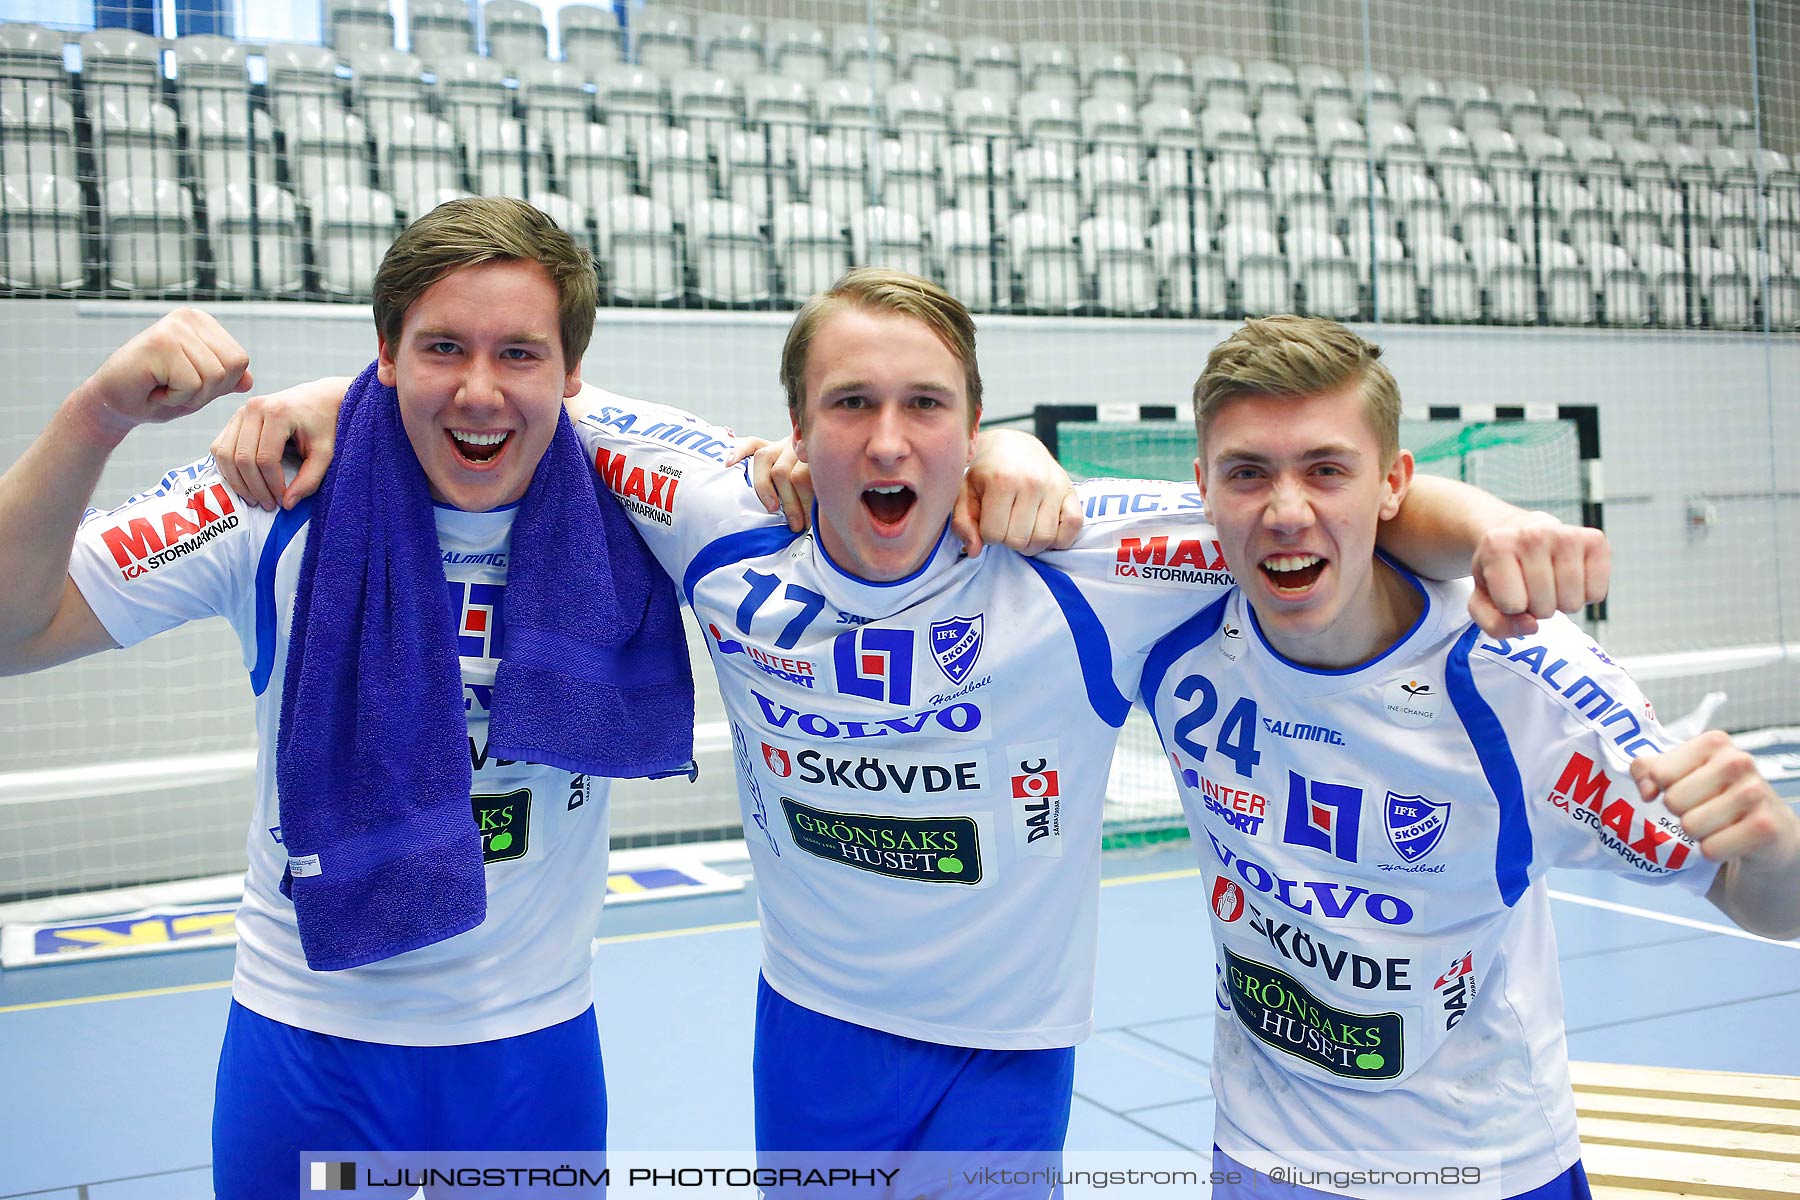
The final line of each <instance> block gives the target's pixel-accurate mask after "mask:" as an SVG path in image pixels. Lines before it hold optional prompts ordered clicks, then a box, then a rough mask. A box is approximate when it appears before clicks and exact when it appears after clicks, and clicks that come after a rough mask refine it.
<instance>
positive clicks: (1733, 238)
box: [1713, 217, 1763, 277]
mask: <svg viewBox="0 0 1800 1200" xmlns="http://www.w3.org/2000/svg"><path fill="white" fill-rule="evenodd" d="M1713 241H1714V243H1715V244H1717V246H1718V247H1719V249H1721V250H1723V251H1725V253H1727V254H1729V255H1731V257H1732V259H1733V260H1734V261H1736V263H1737V264H1738V266H1739V267H1740V268H1742V269H1743V271H1744V273H1745V274H1747V275H1750V276H1753V277H1754V276H1758V275H1761V274H1762V273H1763V272H1762V268H1761V263H1760V259H1761V257H1762V243H1761V238H1760V237H1759V236H1758V233H1757V222H1756V220H1755V218H1753V217H1722V218H1720V219H1719V220H1718V221H1717V222H1715V223H1714V225H1713Z"/></svg>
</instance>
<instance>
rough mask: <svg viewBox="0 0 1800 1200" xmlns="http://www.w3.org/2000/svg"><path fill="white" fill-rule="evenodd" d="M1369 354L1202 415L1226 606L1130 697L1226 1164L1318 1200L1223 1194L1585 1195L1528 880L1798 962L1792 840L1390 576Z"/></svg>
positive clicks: (1629, 721)
mask: <svg viewBox="0 0 1800 1200" xmlns="http://www.w3.org/2000/svg"><path fill="white" fill-rule="evenodd" d="M1380 356H1381V351H1380V349H1379V348H1378V347H1376V346H1374V345H1373V344H1371V343H1369V342H1367V341H1366V340H1364V339H1363V338H1362V337H1360V336H1359V335H1357V334H1356V333H1354V332H1352V331H1351V330H1349V329H1346V328H1345V327H1343V326H1341V325H1338V324H1337V323H1335V322H1332V321H1327V320H1323V319H1319V318H1300V317H1270V318H1265V319H1261V320H1252V321H1248V322H1246V323H1245V324H1244V326H1243V327H1242V328H1240V329H1239V330H1238V331H1237V332H1236V333H1234V334H1233V335H1232V336H1231V337H1229V338H1227V339H1226V340H1225V342H1224V343H1222V344H1221V345H1220V346H1219V347H1217V348H1216V349H1215V350H1214V351H1213V353H1212V355H1211V356H1210V357H1209V358H1208V360H1207V364H1206V369H1205V370H1204V371H1203V372H1202V374H1201V376H1200V379H1199V381H1198V383H1197V384H1196V385H1195V388H1194V411H1195V420H1196V423H1197V427H1198V431H1199V440H1200V458H1199V459H1198V460H1197V461H1196V472H1197V478H1198V481H1199V484H1200V488H1201V492H1202V494H1203V495H1204V497H1205V501H1206V506H1207V510H1208V512H1209V514H1210V517H1211V519H1212V521H1213V524H1214V526H1215V527H1216V528H1217V530H1218V537H1219V542H1220V545H1221V546H1222V548H1223V551H1224V558H1225V562H1226V564H1227V565H1228V566H1229V567H1230V568H1231V570H1232V572H1233V574H1234V576H1235V577H1236V579H1237V581H1238V586H1237V588H1236V589H1234V590H1233V591H1232V592H1231V593H1230V594H1229V595H1227V596H1225V597H1224V598H1222V599H1219V600H1217V601H1215V602H1213V603H1212V604H1210V605H1209V606H1208V607H1207V608H1206V609H1205V610H1204V611H1203V612H1201V613H1200V614H1198V615H1197V616H1196V617H1195V618H1194V619H1193V620H1191V621H1189V622H1188V623H1187V624H1186V625H1185V626H1183V627H1182V628H1181V629H1179V630H1177V631H1176V632H1175V633H1173V634H1171V635H1170V636H1169V637H1168V638H1167V639H1165V640H1164V641H1163V642H1162V643H1160V644H1159V645H1157V646H1156V647H1155V648H1154V649H1153V650H1152V651H1151V652H1150V655H1149V658H1148V661H1147V664H1146V666H1145V670H1144V678H1143V691H1142V695H1143V699H1144V702H1145V705H1146V706H1147V707H1148V708H1149V709H1150V711H1151V713H1152V715H1153V716H1154V718H1155V720H1156V724H1157V728H1158V729H1159V731H1160V732H1161V734H1162V738H1163V745H1164V748H1165V749H1166V750H1167V751H1168V752H1169V756H1170V760H1171V763H1172V765H1173V767H1174V769H1175V772H1176V778H1177V782H1178V788H1179V790H1180V792H1181V796H1182V801H1183V804H1184V806H1185V808H1186V810H1187V816H1188V823H1189V825H1190V827H1191V828H1192V831H1193V835H1194V843H1195V847H1196V850H1197V852H1198V854H1199V858H1200V865H1201V868H1202V870H1203V872H1204V874H1205V877H1206V883H1207V894H1208V896H1209V899H1210V907H1211V920H1212V928H1213V934H1214V938H1215V941H1216V944H1217V947H1218V953H1219V962H1220V969H1219V974H1218V988H1217V1002H1218V1006H1219V1014H1218V1019H1217V1021H1216V1022H1215V1023H1214V1054H1213V1070H1212V1080H1213V1094H1214V1096H1215V1097H1216V1098H1217V1101H1218V1116H1217V1126H1216V1131H1215V1141H1216V1144H1217V1150H1218V1154H1219V1162H1218V1164H1217V1165H1218V1167H1219V1169H1220V1170H1222V1171H1223V1170H1230V1169H1234V1168H1236V1169H1238V1170H1239V1172H1240V1174H1244V1171H1243V1170H1242V1169H1243V1168H1245V1167H1249V1168H1255V1169H1256V1170H1257V1171H1260V1172H1271V1171H1275V1170H1276V1169H1277V1168H1280V1169H1281V1170H1282V1171H1285V1172H1286V1179H1287V1181H1288V1183H1289V1184H1291V1183H1292V1182H1293V1181H1295V1180H1296V1179H1298V1180H1300V1181H1301V1182H1303V1183H1305V1182H1310V1183H1311V1184H1312V1186H1311V1187H1306V1186H1300V1187H1291V1186H1288V1184H1284V1183H1281V1182H1279V1181H1277V1180H1275V1179H1271V1178H1269V1177H1268V1176H1266V1175H1259V1176H1256V1177H1255V1178H1254V1182H1252V1183H1249V1184H1247V1185H1246V1186H1245V1187H1243V1188H1241V1189H1238V1190H1233V1189H1230V1188H1221V1189H1219V1190H1218V1191H1216V1193H1215V1194H1219V1195H1228V1196H1245V1197H1251V1196H1255V1197H1262V1196H1271V1197H1273V1196H1289V1197H1309V1198H1310V1197H1318V1196H1321V1195H1337V1194H1345V1195H1352V1196H1366V1197H1378V1196H1386V1195H1397V1194H1400V1193H1398V1192H1395V1191H1392V1190H1388V1189H1386V1188H1385V1187H1384V1185H1383V1183H1382V1180H1383V1179H1393V1178H1396V1177H1399V1176H1404V1175H1405V1174H1406V1173H1409V1172H1416V1171H1422V1170H1427V1169H1429V1170H1433V1171H1449V1172H1450V1173H1449V1174H1446V1175H1445V1176H1443V1177H1442V1179H1441V1180H1440V1182H1441V1184H1442V1186H1443V1187H1444V1188H1445V1190H1450V1189H1451V1188H1452V1185H1460V1184H1465V1183H1466V1184H1471V1185H1472V1184H1475V1183H1478V1182H1479V1183H1481V1184H1483V1185H1485V1187H1486V1188H1487V1191H1486V1192H1485V1193H1484V1194H1490V1195H1494V1196H1504V1197H1509V1198H1510V1197H1531V1198H1532V1200H1564V1198H1579V1197H1585V1196H1586V1195H1587V1183H1586V1178H1585V1175H1584V1174H1583V1172H1582V1169H1581V1163H1580V1145H1579V1142H1578V1140H1577V1137H1576V1123H1575V1108H1574V1098H1573V1095H1572V1093H1571V1089H1570V1084H1569V1077H1568V1063H1567V1050H1566V1047H1565V1045H1564V1040H1563V1030H1562V1013H1561V1006H1562V997H1561V991H1560V988H1559V985H1558V981H1557V964H1556V943H1555V936H1554V933H1553V931H1552V929H1551V925H1550V914H1549V900H1548V897H1547V892H1546V885H1545V883H1544V875H1545V872H1546V870H1547V869H1548V868H1550V867H1552V866H1567V867H1588V868H1596V869H1601V870H1607V871H1611V872H1613V873H1615V874H1618V875H1623V876H1625V877H1627V878H1632V879H1637V880H1639V881H1641V882H1646V883H1655V884H1665V883H1666V884H1676V885H1680V886H1683V887H1686V888H1688V889H1690V890H1692V891H1695V892H1699V893H1704V894H1705V895H1706V896H1707V897H1708V898H1709V899H1711V900H1712V901H1713V902H1714V903H1715V904H1717V905H1718V906H1719V907H1720V909H1722V910H1723V911H1724V912H1725V913H1726V914H1727V915H1729V916H1730V917H1731V918H1732V919H1733V920H1735V921H1737V922H1738V923H1739V924H1741V925H1743V926H1744V927H1745V928H1747V929H1750V930H1752V931H1755V932H1760V933H1764V934H1767V935H1770V936H1775V937H1789V936H1792V935H1793V934H1794V933H1795V932H1796V931H1800V820H1796V818H1795V816H1794V814H1793V812H1792V810H1790V809H1789V808H1788V807H1787V806H1786V805H1784V804H1782V803H1780V802H1779V801H1778V800H1777V799H1776V797H1775V795H1774V792H1773V790H1772V789H1771V788H1770V787H1769V785H1768V784H1767V783H1766V782H1765V781H1764V780H1762V779H1761V777H1760V776H1759V775H1758V774H1757V772H1756V769H1755V765H1754V763H1753V762H1752V760H1751V759H1750V757H1749V756H1748V755H1746V754H1744V753H1742V752H1741V751H1737V750H1734V749H1733V748H1732V747H1731V744H1730V741H1729V739H1728V738H1726V737H1725V735H1723V734H1720V733H1708V734H1703V735H1701V736H1700V737H1697V738H1694V739H1692V740H1690V741H1687V742H1684V743H1681V744H1679V745H1677V744H1675V742H1674V739H1672V738H1671V737H1669V735H1668V734H1667V733H1666V732H1665V731H1664V730H1663V729H1662V727H1661V726H1660V725H1658V724H1657V721H1656V718H1655V716H1654V714H1653V713H1652V711H1651V709H1650V706H1649V704H1648V702H1647V701H1646V700H1645V699H1644V697H1643V695H1642V694H1641V693H1640V692H1639V691H1638V689H1637V687H1636V685H1634V684H1633V683H1632V681H1631V680H1630V678H1629V677H1628V676H1627V675H1626V674H1625V673H1624V672H1623V671H1622V670H1621V669H1620V668H1619V667H1618V666H1617V665H1616V664H1615V663H1613V661H1612V660H1611V659H1609V658H1607V657H1606V655H1605V654H1604V653H1603V652H1602V651H1601V650H1600V648H1599V647H1598V646H1596V645H1595V644H1594V643H1593V642H1591V641H1590V640H1588V638H1587V637H1586V636H1584V635H1583V634H1582V633H1581V631H1580V630H1579V629H1577V628H1576V627H1575V625H1574V624H1573V623H1572V622H1570V621H1569V620H1568V619H1567V618H1565V617H1562V616H1560V615H1557V616H1553V617H1551V618H1550V619H1548V620H1546V621H1545V622H1543V624H1542V625H1541V626H1540V627H1538V628H1537V629H1535V630H1533V631H1531V632H1529V633H1524V634H1521V635H1516V636H1507V637H1488V636H1484V635H1483V634H1482V631H1481V630H1480V629H1478V628H1477V627H1476V626H1475V625H1474V624H1472V623H1471V622H1470V620H1469V619H1468V617H1467V616H1466V615H1465V613H1464V611H1463V609H1464V602H1465V600H1466V599H1467V593H1468V588H1467V585H1466V584H1442V583H1435V582H1432V581H1429V580H1425V579H1421V578H1419V577H1418V576H1416V575H1414V574H1413V573H1412V572H1411V571H1409V570H1407V569H1406V568H1405V567H1404V566H1402V565H1401V564H1399V563H1397V562H1395V561H1394V560H1393V559H1391V558H1388V557H1386V556H1384V555H1381V554H1379V553H1378V552H1377V550H1376V545H1375V543H1376V536H1377V533H1378V531H1380V530H1381V529H1382V528H1383V527H1384V526H1385V524H1386V523H1387V522H1389V521H1391V520H1392V519H1393V518H1394V517H1395V515H1396V514H1397V513H1398V512H1399V511H1401V508H1402V504H1403V502H1405V500H1406V497H1407V494H1408V492H1409V490H1410V489H1411V488H1412V487H1414V486H1415V485H1416V484H1417V483H1418V482H1419V481H1418V480H1415V479H1414V477H1413V460H1412V455H1411V454H1410V453H1409V452H1408V451H1406V450H1404V449H1401V448H1400V446H1399V425H1398V422H1399V412H1400V404H1399V393H1398V389H1397V387H1396V386H1395V384H1394V380H1393V376H1392V375H1391V373H1390V372H1389V371H1388V370H1387V368H1386V367H1385V366H1384V365H1383V364H1382V363H1381V362H1380ZM1277 714H1278V715H1279V717H1280V718H1281V720H1280V721H1273V720H1265V719H1264V718H1265V717H1273V716H1275V715H1277ZM1296 726H1297V727H1299V728H1301V729H1304V730H1306V731H1307V736H1305V737H1304V738H1295V737H1293V736H1292V735H1290V734H1283V733H1281V732H1280V730H1281V729H1284V728H1293V727H1296ZM1222 793H1228V794H1231V795H1234V796H1236V795H1250V796H1253V797H1254V801H1253V805H1252V806H1249V807H1246V808H1244V809H1243V812H1245V813H1249V812H1254V817H1253V818H1244V817H1240V815H1239V814H1237V813H1234V812H1229V811H1224V810H1223V809H1222V808H1221V806H1219V805H1217V804H1212V803H1208V801H1207V797H1208V796H1209V795H1212V796H1216V795H1219V794H1222ZM1471 1193H1472V1194H1473V1189H1471Z"/></svg>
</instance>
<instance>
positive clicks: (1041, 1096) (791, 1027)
mask: <svg viewBox="0 0 1800 1200" xmlns="http://www.w3.org/2000/svg"><path fill="white" fill-rule="evenodd" d="M755 1079H756V1146H757V1149H758V1150H776V1151H780V1150H901V1151H915V1150H952V1151H963V1150H1002V1151H1005V1150H1051V1151H1060V1150H1061V1149H1062V1147H1063V1139H1064V1138H1066V1137H1067V1136H1068V1132H1069V1105H1070V1102H1071V1097H1072V1096H1073V1095H1074V1091H1075V1048H1074V1047H1073V1046H1065V1047H1062V1048H1059V1049H1055V1050H976V1049H971V1048H970V1047H968V1046H944V1045H939V1044H938V1043H936V1042H921V1041H917V1040H915V1039H913V1038H908V1037H901V1036H899V1035H898V1034H893V1033H883V1032H882V1031H880V1030H878V1029H870V1028H867V1027H866V1026H863V1025H855V1024H852V1023H850V1022H849V1021H840V1020H838V1019H837V1018H836V1017H828V1016H825V1015H824V1014H823V1013H816V1012H814V1011H812V1010H811V1009H809V1008H802V1007H801V1006H800V1005H798V1004H795V1003H794V1002H793V1001H792V1000H789V999H787V998H786V997H785V996H783V995H781V994H780V993H779V992H777V991H776V990H775V989H774V988H772V987H770V986H769V984H768V981H766V980H762V979H759V980H758V981H757V988H756V1063H755Z"/></svg>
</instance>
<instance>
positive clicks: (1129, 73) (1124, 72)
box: [1075, 42, 1138, 105]
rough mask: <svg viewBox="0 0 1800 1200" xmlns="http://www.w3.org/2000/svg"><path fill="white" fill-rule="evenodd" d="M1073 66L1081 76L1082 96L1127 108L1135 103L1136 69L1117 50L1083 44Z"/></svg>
mask: <svg viewBox="0 0 1800 1200" xmlns="http://www.w3.org/2000/svg"><path fill="white" fill-rule="evenodd" d="M1075 65H1076V68H1077V70H1079V71H1080V72H1081V91H1082V94H1083V95H1085V96H1089V97H1094V96H1110V97H1113V98H1114V99H1118V100H1122V101H1124V102H1125V103H1126V104H1127V105H1135V104H1136V103H1137V97H1138V78H1137V67H1136V66H1134V65H1133V64H1132V61H1131V56H1130V55H1129V54H1126V53H1125V52H1124V51H1123V50H1121V49H1119V48H1118V47H1117V46H1108V45H1105V44H1104V43H1101V42H1083V43H1081V47H1080V49H1078V50H1077V51H1076V52H1075Z"/></svg>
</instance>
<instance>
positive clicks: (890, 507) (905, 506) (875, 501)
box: [862, 483, 919, 534]
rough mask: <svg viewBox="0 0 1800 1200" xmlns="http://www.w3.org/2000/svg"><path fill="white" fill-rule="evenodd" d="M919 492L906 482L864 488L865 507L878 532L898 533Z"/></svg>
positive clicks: (863, 500) (863, 499)
mask: <svg viewBox="0 0 1800 1200" xmlns="http://www.w3.org/2000/svg"><path fill="white" fill-rule="evenodd" d="M918 498H919V497H918V494H917V493H916V492H914V491H913V490H912V489H911V488H910V487H908V486H907V485H905V484H904V483H881V484H875V485H873V486H871V487H866V488H864V489H863V493H862V502H863V507H864V508H866V509H867V510H868V512H869V517H870V519H871V520H872V521H873V522H874V525H875V531H876V532H877V533H890V534H891V533H898V532H899V528H900V526H901V525H903V524H905V523H906V515H907V514H908V513H910V512H911V511H912V507H913V504H914V503H915V502H916V501H917V500H918Z"/></svg>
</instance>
